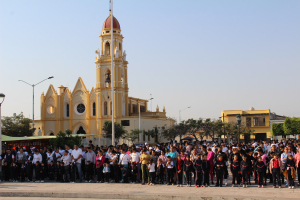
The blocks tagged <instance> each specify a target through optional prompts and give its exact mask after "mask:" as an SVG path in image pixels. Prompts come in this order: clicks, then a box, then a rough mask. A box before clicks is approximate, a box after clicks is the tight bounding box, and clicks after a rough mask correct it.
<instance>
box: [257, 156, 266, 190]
mask: <svg viewBox="0 0 300 200" xmlns="http://www.w3.org/2000/svg"><path fill="white" fill-rule="evenodd" d="M265 167H266V166H265V163H264V162H263V161H262V158H261V157H260V156H259V157H257V161H256V163H255V165H254V171H255V172H256V174H257V175H256V176H257V178H258V179H257V184H258V188H260V187H262V188H263V187H264V185H263V177H264V172H265V171H266V169H265Z"/></svg>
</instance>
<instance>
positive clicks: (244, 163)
mask: <svg viewBox="0 0 300 200" xmlns="http://www.w3.org/2000/svg"><path fill="white" fill-rule="evenodd" d="M241 172H242V179H243V187H247V183H248V172H249V165H248V162H247V156H246V155H244V156H243V160H242V162H241Z"/></svg>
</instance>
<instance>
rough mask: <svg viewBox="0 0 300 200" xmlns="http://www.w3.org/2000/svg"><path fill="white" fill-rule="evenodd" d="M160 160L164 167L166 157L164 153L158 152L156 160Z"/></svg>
mask: <svg viewBox="0 0 300 200" xmlns="http://www.w3.org/2000/svg"><path fill="white" fill-rule="evenodd" d="M159 159H161V161H162V164H164V165H165V166H166V163H167V156H166V155H165V152H164V151H161V152H160V156H159V157H158V160H159Z"/></svg>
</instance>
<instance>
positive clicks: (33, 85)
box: [19, 76, 54, 135]
mask: <svg viewBox="0 0 300 200" xmlns="http://www.w3.org/2000/svg"><path fill="white" fill-rule="evenodd" d="M52 78H54V76H50V77H48V78H46V79H44V80H42V81H40V82H38V83H37V84H32V85H31V84H30V83H27V82H25V81H23V80H19V81H22V82H24V83H26V84H28V85H30V86H31V87H32V91H33V93H32V100H33V101H32V130H33V133H32V135H33V134H34V87H35V86H36V85H38V84H40V83H41V82H44V81H45V80H48V79H52Z"/></svg>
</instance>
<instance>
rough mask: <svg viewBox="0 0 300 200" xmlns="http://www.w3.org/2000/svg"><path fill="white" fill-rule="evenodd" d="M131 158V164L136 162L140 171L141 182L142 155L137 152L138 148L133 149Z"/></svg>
mask: <svg viewBox="0 0 300 200" xmlns="http://www.w3.org/2000/svg"><path fill="white" fill-rule="evenodd" d="M130 157H131V160H130V162H131V163H133V162H135V163H136V167H137V169H138V175H137V177H138V180H139V181H140V180H141V173H140V171H141V163H140V157H141V154H140V153H139V152H137V151H136V148H133V149H132V153H131V154H130Z"/></svg>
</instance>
